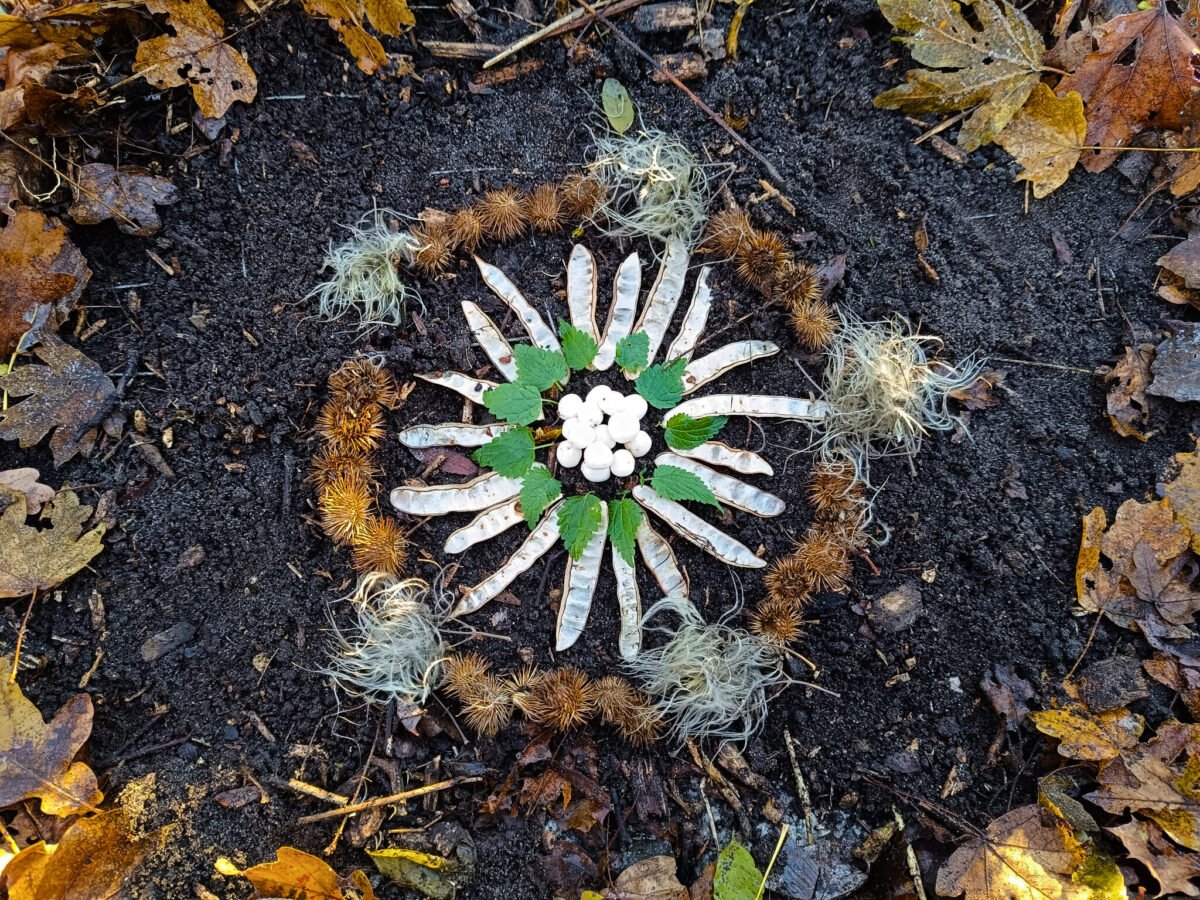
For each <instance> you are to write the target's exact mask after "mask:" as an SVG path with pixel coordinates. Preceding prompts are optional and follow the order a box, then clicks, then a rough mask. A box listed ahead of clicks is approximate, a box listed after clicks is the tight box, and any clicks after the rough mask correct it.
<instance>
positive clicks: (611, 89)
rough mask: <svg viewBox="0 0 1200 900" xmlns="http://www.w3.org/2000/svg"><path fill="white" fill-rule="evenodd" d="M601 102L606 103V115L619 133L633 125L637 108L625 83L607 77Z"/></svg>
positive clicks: (601, 94) (609, 122)
mask: <svg viewBox="0 0 1200 900" xmlns="http://www.w3.org/2000/svg"><path fill="white" fill-rule="evenodd" d="M600 102H601V103H602V104H603V105H604V116H605V118H607V119H608V124H609V125H610V126H612V130H613V131H615V132H616V133H617V134H624V133H625V132H627V131H628V130H629V128H630V126H632V125H633V119H634V115H635V113H636V110H635V109H634V107H633V99H632V98H631V97H630V96H629V91H627V90H625V85H623V84H621V82H619V81H617V79H615V78H605V79H604V85H603V87H601V88H600Z"/></svg>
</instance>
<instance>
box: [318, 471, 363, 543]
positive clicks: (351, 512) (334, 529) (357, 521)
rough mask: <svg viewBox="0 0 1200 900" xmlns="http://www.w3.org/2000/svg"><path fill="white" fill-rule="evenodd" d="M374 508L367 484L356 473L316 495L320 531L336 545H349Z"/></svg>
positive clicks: (338, 480)
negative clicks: (319, 515)
mask: <svg viewBox="0 0 1200 900" xmlns="http://www.w3.org/2000/svg"><path fill="white" fill-rule="evenodd" d="M374 507H375V499H374V491H373V490H372V487H371V483H370V482H369V481H368V480H367V479H366V478H365V477H363V475H362V474H361V473H359V472H349V473H347V474H345V475H339V476H338V477H336V478H334V479H333V480H332V481H331V482H330V483H329V484H328V485H326V486H325V488H324V489H323V490H322V491H321V493H320V494H319V495H318V496H317V510H318V511H319V512H320V514H321V528H322V530H323V531H324V532H325V533H326V534H327V535H329V537H330V538H332V539H333V541H334V543H336V544H349V543H351V542H352V541H353V540H354V538H355V537H356V536H357V535H358V533H359V532H360V531H361V530H362V529H363V527H364V526H365V525H366V524H367V519H368V518H369V517H370V516H371V512H372V510H373V509H374Z"/></svg>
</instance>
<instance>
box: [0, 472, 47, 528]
mask: <svg viewBox="0 0 1200 900" xmlns="http://www.w3.org/2000/svg"><path fill="white" fill-rule="evenodd" d="M41 477H42V476H41V473H39V472H38V470H37V469H29V468H25V469H7V470H6V471H3V472H0V488H3V489H7V490H10V491H16V492H17V493H20V494H24V495H25V512H26V514H27V515H30V516H36V515H37V514H38V513H39V512H41V510H42V504H44V503H46V502H47V501H49V500H53V499H54V488H52V487H50V486H49V485H46V484H42V483H41V482H40V481H38V479H39V478H41ZM7 502H8V497H7V495H6V494H5V492H4V490H0V503H7ZM3 508H4V507H3V506H0V510H2V509H3Z"/></svg>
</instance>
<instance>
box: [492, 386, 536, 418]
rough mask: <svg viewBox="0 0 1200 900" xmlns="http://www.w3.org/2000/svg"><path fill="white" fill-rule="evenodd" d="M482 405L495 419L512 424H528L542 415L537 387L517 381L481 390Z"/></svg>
mask: <svg viewBox="0 0 1200 900" xmlns="http://www.w3.org/2000/svg"><path fill="white" fill-rule="evenodd" d="M483 405H484V406H486V407H487V408H488V412H490V413H491V414H492V415H493V416H495V417H496V418H497V419H503V420H504V421H505V422H512V423H513V424H514V425H528V424H529V423H530V422H536V421H537V420H538V419H539V418H540V417H541V415H542V395H541V394H540V393H539V392H538V389H537V388H535V387H533V386H531V385H528V384H521V382H519V381H514V382H513V383H512V384H498V385H496V386H495V387H494V388H488V389H487V390H486V391H484V392H483Z"/></svg>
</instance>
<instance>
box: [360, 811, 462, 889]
mask: <svg viewBox="0 0 1200 900" xmlns="http://www.w3.org/2000/svg"><path fill="white" fill-rule="evenodd" d="M412 840H413V842H414V844H415V845H416V846H414V847H412V848H401V847H393V848H384V849H381V850H368V851H367V855H368V856H370V857H371V861H372V862H373V863H375V868H377V869H378V870H379V871H380V873H381V874H382V875H384V876H385V877H387V878H389V879H391V880H392V881H394V882H395V883H396V884H398V885H400V886H401V887H407V888H412V889H413V890H415V891H419V892H420V893H421V894H423V895H424V896H426V897H430V898H433V900H450V898H453V897H455V896H458V894H459V893H460V890H461V888H462V886H463V885H464V884H465V883H466V882H467V881H468V880H469V879H470V877H471V875H472V873H474V871H475V842H474V841H473V840H472V839H471V836H470V835H469V834H468V833H467V831H466V829H464V828H463V827H462V826H461V825H458V824H457V823H454V822H446V823H442V824H441V825H439V826H436V827H435V828H434V829H431V830H430V831H429V832H426V833H425V834H423V835H420V836H413V838H412Z"/></svg>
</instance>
